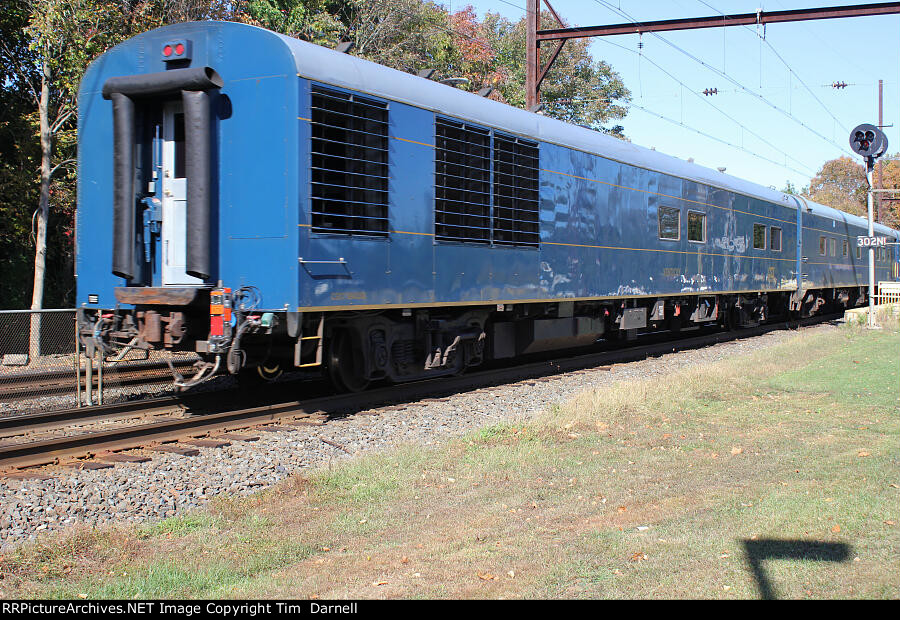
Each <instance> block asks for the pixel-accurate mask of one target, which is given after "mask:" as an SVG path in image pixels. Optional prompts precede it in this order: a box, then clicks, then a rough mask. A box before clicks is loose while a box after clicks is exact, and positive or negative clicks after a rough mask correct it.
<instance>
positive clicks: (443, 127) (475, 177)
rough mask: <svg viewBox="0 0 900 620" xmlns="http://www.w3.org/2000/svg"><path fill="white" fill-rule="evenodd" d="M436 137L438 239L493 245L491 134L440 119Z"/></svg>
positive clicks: (436, 122) (477, 128)
mask: <svg viewBox="0 0 900 620" xmlns="http://www.w3.org/2000/svg"><path fill="white" fill-rule="evenodd" d="M435 134H436V136H435V138H436V140H435V141H436V144H435V147H436V148H435V205H434V232H435V237H436V238H437V239H438V240H441V241H468V242H476V243H490V242H491V135H490V131H488V130H486V129H482V128H480V127H473V126H471V125H466V124H465V123H461V122H457V121H451V120H448V119H443V118H436V119H435Z"/></svg>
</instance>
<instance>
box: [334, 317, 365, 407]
mask: <svg viewBox="0 0 900 620" xmlns="http://www.w3.org/2000/svg"><path fill="white" fill-rule="evenodd" d="M354 344H355V343H354V341H353V337H352V336H351V335H350V334H349V333H348V332H346V331H341V332H337V333H336V334H335V335H334V337H332V339H331V344H330V346H329V347H328V376H329V377H330V378H331V382H332V383H333V384H334V387H336V388H337V389H338V390H340V391H342V392H362V391H363V390H365V389H366V388H367V387H369V380H368V379H366V378H365V375H364V372H365V365H364V364H363V363H362V362H363V358H362V352H360V351H358V350H357V348H356V347H355V346H354Z"/></svg>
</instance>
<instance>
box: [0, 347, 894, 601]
mask: <svg viewBox="0 0 900 620" xmlns="http://www.w3.org/2000/svg"><path fill="white" fill-rule="evenodd" d="M897 344H898V336H897V334H896V332H889V331H881V332H866V331H855V330H832V331H829V332H827V333H824V334H820V335H813V336H810V335H808V334H801V335H799V336H798V337H797V338H796V339H794V340H792V341H790V342H788V343H786V344H785V345H783V346H781V347H778V348H773V349H770V350H768V351H765V352H762V353H758V354H755V355H750V356H747V357H741V358H735V359H733V360H729V361H728V362H727V363H720V364H712V365H705V366H697V367H694V368H687V369H684V370H683V371H681V372H678V373H675V374H674V375H672V376H669V377H666V378H662V379H652V380H650V379H648V380H634V381H625V382H621V383H618V384H615V385H612V386H610V387H608V388H604V389H602V390H598V391H595V392H591V393H588V394H583V395H580V396H579V397H577V398H576V399H573V400H572V401H571V402H569V403H566V404H565V405H564V406H562V407H560V408H558V409H557V410H554V411H550V412H547V414H546V415H545V416H542V417H541V418H539V419H537V420H534V421H533V422H531V423H527V424H522V423H517V424H501V425H496V426H493V427H489V428H485V429H482V430H479V431H476V432H473V433H470V434H469V435H467V436H465V437H463V438H459V439H454V440H451V441H448V442H447V443H445V444H442V445H439V446H436V447H432V448H428V449H424V448H418V447H412V446H410V447H406V448H402V449H398V450H393V451H390V452H385V453H381V454H373V455H367V456H363V457H360V458H357V459H354V460H352V461H350V462H348V463H346V464H342V465H340V466H337V467H335V468H333V469H331V470H327V471H321V472H319V473H316V474H314V475H311V476H309V477H306V478H300V477H295V478H293V479H292V480H291V481H289V482H286V483H285V484H282V485H279V486H278V487H276V488H275V489H271V490H269V491H266V492H263V493H260V494H257V495H254V496H252V497H250V498H243V499H234V498H232V499H227V498H226V499H220V500H218V501H217V502H215V503H214V504H213V505H212V506H211V507H210V508H209V509H208V510H206V511H203V512H200V513H197V514H196V515H193V516H191V515H188V516H185V517H180V518H177V519H170V520H166V521H163V522H161V523H159V524H156V525H153V526H148V527H143V528H121V529H113V530H104V531H102V532H100V533H90V534H84V536H86V538H83V539H75V540H72V541H69V540H68V539H66V538H65V537H55V538H54V539H53V542H50V543H48V544H45V545H44V546H41V545H33V546H29V547H25V548H23V549H22V550H21V551H20V552H17V554H16V555H15V557H14V558H8V559H5V560H3V564H2V566H3V567H4V569H3V570H5V571H6V572H7V573H6V574H7V576H8V579H4V580H3V582H0V583H2V585H0V589H3V590H4V591H6V594H7V595H9V594H10V593H12V594H14V595H17V596H29V595H32V596H72V595H73V593H77V592H83V593H86V594H87V595H88V596H89V597H102V596H116V597H128V598H130V597H132V596H138V597H169V596H176V597H182V596H183V597H210V596H212V597H215V596H228V597H251V598H257V597H269V596H276V597H290V598H293V597H319V598H440V597H447V598H459V597H462V598H499V597H525V598H548V597H584V598H598V597H601V598H602V597H606V598H634V597H640V598H654V597H666V598H669V597H702V598H719V597H721V598H731V597H748V598H749V597H756V596H759V592H760V590H759V583H758V581H757V578H756V575H755V573H754V570H753V566H752V565H751V563H750V562H749V559H748V556H747V549H749V548H753V549H755V548H757V547H760V548H766V549H769V548H774V549H779V548H781V547H779V546H778V545H779V544H781V543H779V542H778V541H779V540H781V539H787V540H788V541H789V542H790V545H787V547H784V545H782V547H784V548H787V549H788V550H789V551H790V550H791V549H795V548H799V549H801V550H803V549H806V555H805V556H802V555H801V556H800V557H787V556H785V557H779V558H763V559H761V560H759V562H758V563H757V564H758V566H761V567H762V569H761V570H764V571H765V574H766V575H768V579H769V580H770V582H771V587H772V588H773V589H774V591H775V593H776V594H777V595H779V596H786V597H792V598H804V597H824V598H827V597H897V596H900V578H898V575H897V572H896V570H895V569H896V550H897V548H898V547H900V533H898V528H897V525H896V523H897V522H898V521H900V514H898V511H897V506H898V505H900V502H898V499H900V495H898V493H900V492H898V489H897V487H896V486H891V485H892V484H893V485H897V484H900V480H898V479H897V467H896V465H897V463H896V457H895V455H896V453H897V449H898V447H900V445H898V432H897V424H896V422H897V418H898V407H897V402H898V401H897V393H896V388H897V381H898V377H897V372H898V368H897V364H898V347H897ZM854 362H859V363H854ZM848 368H852V370H847V369H848ZM862 453H865V456H861V454H862ZM835 528H837V529H835ZM104 532H105V533H104ZM769 539H778V540H776V541H775V542H767V541H769ZM757 541H762V542H759V544H756V542H757ZM751 542H752V543H754V544H750V543H751ZM785 544H787V543H785ZM748 545H749V546H748ZM754 545H755V546H754ZM815 545H819V547H816V546H815ZM823 545H824V547H822V546H823ZM818 548H828V549H831V548H836V549H849V550H850V551H849V553H851V554H852V555H851V556H850V557H847V558H843V559H841V560H839V561H837V560H835V561H831V560H829V561H825V560H822V559H820V558H817V557H814V555H815V554H812V553H811V552H810V551H809V550H810V549H818ZM791 552H792V553H793V551H791ZM784 553H787V552H784ZM857 558H858V560H857ZM73 561H74V563H72V562H73ZM48 562H53V563H57V564H59V565H67V566H68V565H69V564H67V563H71V567H70V569H69V572H67V573H61V572H59V571H58V570H56V569H53V570H50V571H45V570H43V568H42V567H43V566H44V565H46V564H47V563H48ZM60 563H61V564H60ZM57 564H54V566H56V565H57ZM101 567H102V568H101ZM126 574H127V575H126ZM9 584H12V587H10V585H9Z"/></svg>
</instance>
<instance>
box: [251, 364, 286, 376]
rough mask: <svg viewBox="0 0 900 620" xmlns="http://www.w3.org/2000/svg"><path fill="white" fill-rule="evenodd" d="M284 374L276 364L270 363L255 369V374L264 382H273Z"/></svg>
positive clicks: (279, 365)
mask: <svg viewBox="0 0 900 620" xmlns="http://www.w3.org/2000/svg"><path fill="white" fill-rule="evenodd" d="M283 373H284V369H283V368H282V367H281V364H279V363H278V362H270V363H268V364H262V365H260V366H257V367H256V374H258V375H259V376H260V378H262V379H263V380H265V381H274V380H275V379H277V378H278V377H280V376H281V375H282V374H283Z"/></svg>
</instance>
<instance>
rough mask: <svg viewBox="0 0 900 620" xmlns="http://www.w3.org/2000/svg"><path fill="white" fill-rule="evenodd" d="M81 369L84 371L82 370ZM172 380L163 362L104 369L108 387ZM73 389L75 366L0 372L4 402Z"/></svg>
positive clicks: (182, 364) (185, 364)
mask: <svg viewBox="0 0 900 620" xmlns="http://www.w3.org/2000/svg"><path fill="white" fill-rule="evenodd" d="M193 364H194V360H173V362H172V365H173V366H174V367H175V368H176V369H183V368H189V367H191V366H192V365H193ZM82 372H84V371H83V370H82ZM171 381H172V375H171V373H170V372H169V369H168V366H167V365H166V364H165V363H164V362H149V363H143V364H128V365H125V366H118V367H115V366H114V367H112V368H108V369H106V370H105V371H104V384H105V385H106V387H117V388H123V387H132V386H138V385H152V384H154V383H171ZM93 384H94V387H95V388H96V387H97V386H98V376H97V374H96V372H95V373H94V376H93ZM74 391H75V371H74V369H73V368H65V369H58V370H50V371H46V372H30V373H16V374H8V375H0V401H4V402H15V401H19V400H25V399H31V398H35V397H44V396H53V395H55V394H71V393H73V392H74Z"/></svg>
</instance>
